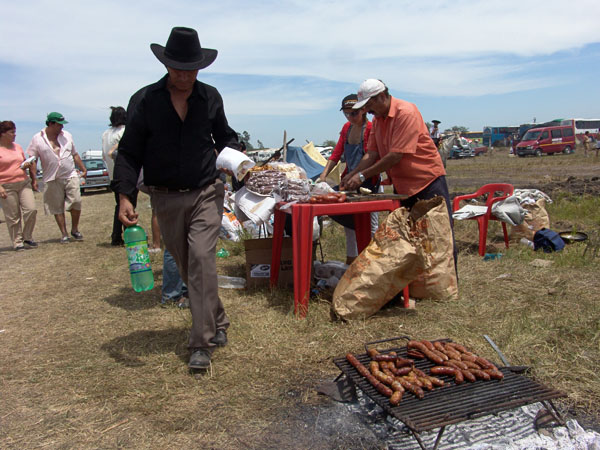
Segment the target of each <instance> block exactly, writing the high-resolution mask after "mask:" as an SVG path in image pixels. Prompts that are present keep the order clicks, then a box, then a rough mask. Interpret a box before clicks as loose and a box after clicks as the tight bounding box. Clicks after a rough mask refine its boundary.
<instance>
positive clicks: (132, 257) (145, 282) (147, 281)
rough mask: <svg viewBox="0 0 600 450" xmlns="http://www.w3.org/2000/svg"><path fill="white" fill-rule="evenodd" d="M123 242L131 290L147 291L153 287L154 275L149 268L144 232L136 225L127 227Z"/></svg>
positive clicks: (146, 241) (146, 239) (148, 255)
mask: <svg viewBox="0 0 600 450" xmlns="http://www.w3.org/2000/svg"><path fill="white" fill-rule="evenodd" d="M123 240H124V241H125V249H126V250H127V260H128V261H129V273H130V275H131V285H132V286H133V290H134V291H135V292H142V291H149V290H150V289H152V288H153V287H154V275H153V274H152V267H151V266H150V254H149V253H148V238H147V237H146V232H145V231H144V229H143V228H142V227H140V226H138V225H133V226H131V227H127V228H126V229H125V233H123Z"/></svg>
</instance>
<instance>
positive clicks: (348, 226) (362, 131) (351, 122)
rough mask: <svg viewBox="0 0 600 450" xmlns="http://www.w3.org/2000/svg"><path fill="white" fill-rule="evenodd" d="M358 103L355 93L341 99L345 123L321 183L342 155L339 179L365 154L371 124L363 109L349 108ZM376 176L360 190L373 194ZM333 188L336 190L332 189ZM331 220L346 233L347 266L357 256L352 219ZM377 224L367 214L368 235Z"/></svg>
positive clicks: (343, 217)
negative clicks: (342, 161)
mask: <svg viewBox="0 0 600 450" xmlns="http://www.w3.org/2000/svg"><path fill="white" fill-rule="evenodd" d="M357 101H358V96H357V95H356V94H350V95H347V96H346V97H344V99H343V100H342V107H341V108H340V110H341V111H342V112H343V113H344V116H345V117H346V119H347V122H346V123H345V124H344V126H343V127H342V131H341V132H340V138H339V139H338V142H337V144H336V146H335V149H334V150H333V152H331V156H330V157H329V160H328V161H327V165H326V166H325V169H324V170H323V173H321V175H320V176H319V181H325V180H326V178H327V175H328V174H329V172H331V171H332V170H333V168H334V167H335V166H336V164H337V163H338V161H339V160H340V159H341V158H342V154H343V156H344V160H345V161H346V168H345V169H344V172H343V173H342V178H343V177H344V175H345V174H346V173H348V172H351V171H352V170H354V168H355V167H356V166H357V165H358V163H359V162H360V160H361V159H362V157H363V156H364V154H365V149H366V148H367V140H368V138H369V134H370V133H371V127H372V124H371V122H369V120H368V119H367V111H366V109H365V108H361V109H352V107H353V106H354V104H355V103H356V102H357ZM379 182H380V177H379V176H376V177H373V178H370V179H367V180H365V182H364V183H363V185H362V187H364V188H367V189H369V190H370V191H371V192H373V193H376V192H377V191H378V189H379ZM334 189H336V190H337V189H338V187H337V186H336V187H335V188H334ZM332 219H333V220H335V221H336V222H338V223H341V224H342V225H344V231H345V232H346V255H347V256H346V264H351V263H352V261H354V260H355V259H356V257H357V256H358V250H357V247H356V235H355V233H354V219H353V218H352V216H333V217H332ZM378 225H379V220H378V214H377V213H372V214H371V233H372V234H373V233H374V232H375V231H376V230H377V227H378Z"/></svg>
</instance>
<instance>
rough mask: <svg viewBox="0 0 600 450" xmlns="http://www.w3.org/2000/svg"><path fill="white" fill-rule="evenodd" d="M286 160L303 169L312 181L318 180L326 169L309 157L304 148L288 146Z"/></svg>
mask: <svg viewBox="0 0 600 450" xmlns="http://www.w3.org/2000/svg"><path fill="white" fill-rule="evenodd" d="M285 160H286V162H289V163H294V164H296V165H297V166H299V167H302V168H303V169H304V170H305V171H306V175H307V176H308V178H310V179H311V180H316V179H317V178H318V177H319V175H321V173H322V172H323V169H324V168H325V166H323V165H321V164H319V163H318V162H316V161H315V160H314V159H312V158H311V157H310V156H308V154H307V153H306V152H305V151H304V150H303V149H302V147H294V146H291V145H290V146H288V148H287V153H286V158H285Z"/></svg>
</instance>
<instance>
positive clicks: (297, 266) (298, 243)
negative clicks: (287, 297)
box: [292, 205, 313, 317]
mask: <svg viewBox="0 0 600 450" xmlns="http://www.w3.org/2000/svg"><path fill="white" fill-rule="evenodd" d="M292 208H295V209H294V212H293V213H292V232H293V236H292V241H293V246H294V313H295V314H299V315H300V317H306V313H307V312H308V301H309V298H310V275H311V273H312V267H311V260H312V234H313V214H312V207H311V206H310V205H294V206H292Z"/></svg>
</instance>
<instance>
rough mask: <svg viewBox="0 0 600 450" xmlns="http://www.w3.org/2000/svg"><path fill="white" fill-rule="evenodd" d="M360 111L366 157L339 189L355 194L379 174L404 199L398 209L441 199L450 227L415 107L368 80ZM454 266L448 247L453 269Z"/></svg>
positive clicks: (432, 150) (437, 165)
mask: <svg viewBox="0 0 600 450" xmlns="http://www.w3.org/2000/svg"><path fill="white" fill-rule="evenodd" d="M363 107H366V108H367V111H368V112H369V113H371V114H373V115H374V116H375V119H374V120H373V129H372V131H371V136H370V138H369V142H368V144H367V153H365V156H364V157H363V159H362V160H361V162H360V163H359V164H358V166H357V167H356V168H355V169H354V170H353V171H352V172H350V173H349V174H347V175H346V176H345V177H344V179H343V180H342V183H341V186H340V189H341V190H350V191H352V190H355V189H357V188H358V187H359V186H360V185H361V184H362V182H363V181H364V180H365V179H367V178H370V177H373V176H375V175H378V174H379V173H381V172H384V171H385V172H387V174H388V177H389V178H390V179H391V180H392V184H393V185H394V190H395V191H396V193H398V194H405V195H407V196H408V198H407V199H405V200H403V201H402V206H405V207H407V208H411V207H412V206H413V205H414V204H415V203H416V202H417V201H418V200H427V199H430V198H433V197H435V196H438V195H440V196H442V197H444V199H445V200H446V206H447V207H448V215H449V217H450V225H451V226H453V220H452V205H451V203H450V195H449V193H448V185H447V184H446V171H445V170H444V165H443V164H442V159H441V157H440V154H439V152H438V150H437V148H436V146H435V144H434V143H433V141H432V139H431V137H430V135H429V130H428V129H427V125H425V122H424V121H423V117H422V116H421V113H420V112H419V110H418V109H417V107H416V106H415V105H413V104H412V103H409V102H406V101H404V100H400V99H397V98H394V97H392V96H391V95H390V93H389V91H388V88H387V87H386V86H385V85H384V84H383V82H381V81H380V80H375V79H372V78H371V79H368V80H365V81H364V82H363V83H362V84H361V85H360V87H359V89H358V102H357V103H356V104H355V105H354V108H355V109H358V108H363ZM453 234H454V230H453ZM453 241H454V237H453ZM456 260H457V251H456V245H454V261H455V263H456Z"/></svg>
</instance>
